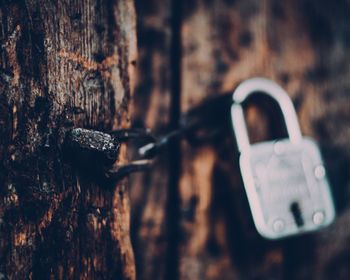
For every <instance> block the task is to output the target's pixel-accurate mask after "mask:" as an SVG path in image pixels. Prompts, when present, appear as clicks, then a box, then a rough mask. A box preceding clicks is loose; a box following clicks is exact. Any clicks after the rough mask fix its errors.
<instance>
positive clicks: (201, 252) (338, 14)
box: [132, 0, 350, 279]
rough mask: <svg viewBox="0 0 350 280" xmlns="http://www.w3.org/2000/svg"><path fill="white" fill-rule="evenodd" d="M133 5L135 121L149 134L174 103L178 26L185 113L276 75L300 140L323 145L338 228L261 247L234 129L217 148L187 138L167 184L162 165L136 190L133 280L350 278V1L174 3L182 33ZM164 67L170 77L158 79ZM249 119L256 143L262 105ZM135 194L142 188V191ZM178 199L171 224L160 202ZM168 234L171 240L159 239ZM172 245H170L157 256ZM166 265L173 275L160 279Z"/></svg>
mask: <svg viewBox="0 0 350 280" xmlns="http://www.w3.org/2000/svg"><path fill="white" fill-rule="evenodd" d="M137 2H138V3H140V4H138V5H137V13H138V23H139V28H138V36H139V48H140V53H141V54H142V55H141V56H140V64H139V77H140V79H139V84H138V91H137V94H136V99H138V100H142V101H141V102H140V103H137V105H136V108H135V111H136V112H137V115H136V116H137V120H142V119H144V120H146V121H145V122H144V124H146V126H150V127H152V128H154V127H157V126H160V125H163V124H164V123H165V122H166V121H167V117H164V116H168V115H167V114H166V113H164V111H163V109H164V110H165V109H167V110H169V112H172V110H174V108H173V107H174V106H176V98H175V100H173V99H171V98H174V95H176V94H178V93H177V92H176V90H175V91H174V89H173V87H172V84H171V82H172V81H174V80H175V81H176V78H177V74H176V73H174V72H173V70H174V63H175V62H174V61H173V60H171V59H169V58H172V57H173V58H174V52H173V51H172V50H173V49H172V48H171V47H169V45H168V42H169V38H173V39H174V34H172V32H173V31H174V28H175V33H176V30H177V28H180V35H181V36H180V42H177V41H176V40H175V41H171V42H172V43H173V44H174V42H175V43H179V45H178V47H179V48H180V49H181V58H180V64H181V71H180V75H181V79H180V83H179V84H180V86H181V91H180V96H179V98H180V100H181V111H182V112H185V111H186V110H188V109H190V108H192V107H193V106H195V105H197V104H199V103H200V102H202V101H203V100H205V99H206V98H208V97H209V96H215V95H217V94H219V93H222V92H227V91H232V90H233V89H234V88H235V87H236V86H237V84H238V83H239V82H240V81H242V80H244V79H246V78H249V77H253V76H257V75H258V76H265V77H268V78H271V79H273V80H275V81H276V82H278V83H279V84H280V85H281V86H283V87H284V88H285V89H286V90H287V91H288V93H289V94H290V96H291V98H292V100H293V102H294V104H295V106H296V109H297V112H298V117H299V120H300V124H301V128H302V131H303V134H305V135H308V136H312V137H314V138H315V139H317V140H318V141H319V143H320V145H321V148H322V152H323V155H324V157H325V160H326V164H327V168H328V172H329V176H330V180H331V185H332V189H333V193H334V197H335V201H336V203H337V209H338V218H337V220H336V222H335V223H334V224H333V225H332V226H330V227H329V228H327V229H325V230H323V231H321V232H318V233H314V234H309V235H304V236H299V237H294V238H290V239H285V240H282V241H277V242H272V241H267V240H264V239H262V238H261V237H259V235H258V234H257V233H256V231H255V229H254V227H253V225H252V220H251V216H250V212H249V208H248V205H247V201H246V197H245V194H244V188H243V185H242V183H241V181H240V175H239V170H238V165H237V154H236V151H235V147H234V141H233V138H232V135H231V136H230V132H228V133H227V135H223V138H222V141H219V142H218V143H216V146H215V147H213V146H210V145H207V146H203V147H200V148H194V147H191V146H189V145H188V144H187V143H185V142H183V143H182V146H181V156H182V159H181V174H180V175H179V176H178V177H172V179H171V182H169V178H171V177H170V174H169V172H166V171H165V170H166V168H167V167H165V163H163V164H161V165H160V166H155V167H154V169H153V171H152V172H151V173H150V174H149V175H147V176H149V177H147V178H151V179H148V180H147V179H145V181H142V183H141V182H140V181H137V182H136V183H135V184H134V185H133V186H132V188H133V192H132V194H133V195H132V203H133V205H135V207H136V208H137V212H135V213H134V215H133V221H134V223H133V227H132V231H133V236H135V238H134V242H135V244H138V246H136V247H135V248H136V256H137V257H136V258H137V263H138V268H139V270H140V271H142V273H141V274H140V275H139V276H140V279H154V278H156V279H348V278H349V277H350V271H349V266H348V260H349V256H350V251H349V248H350V247H349V246H350V245H349V242H348V240H349V236H350V230H349V223H350V220H349V219H350V215H349V210H348V201H349V182H350V178H349V169H350V165H349V164H350V153H349V147H348V142H349V139H350V134H349V133H350V132H349V123H350V110H349V104H350V98H349V92H348V91H349V86H350V72H349V71H350V70H349V69H350V68H349V66H348V65H349V62H350V61H349V60H350V55H349V50H350V48H349V46H350V45H349V38H350V35H349V30H350V20H349V17H348V14H349V11H350V3H349V1H343V0H342V1H330V0H322V1H316V0H305V1H301V0H300V1H292V0H290V1H289V0H288V1H278V0H264V1H260V0H248V1H246V0H242V1H241V0H236V1H225V0H217V1H204V0H197V1H173V4H174V5H182V10H181V11H180V12H179V11H178V12H179V13H178V14H176V15H175V16H177V17H180V23H179V26H177V27H176V26H174V25H171V26H170V27H171V29H170V30H169V24H168V23H169V22H170V23H174V22H173V21H169V14H173V13H174V9H173V6H171V5H169V4H168V3H167V2H166V1H165V2H162V3H160V1H151V2H147V4H144V1H137ZM141 2H142V4H141ZM169 9H170V10H169ZM175 35H176V34H175ZM172 47H174V45H172ZM151 57H152V58H151ZM175 57H176V54H175ZM169 69H170V70H171V71H170V70H169ZM175 69H176V65H175ZM169 71H170V73H171V76H170V77H171V79H170V80H169V79H167V78H164V75H165V73H169ZM169 88H170V89H171V91H169ZM169 94H170V95H171V96H172V97H169ZM175 97H176V96H175ZM169 99H170V100H172V102H170V103H168V102H169ZM145 108H147V109H145ZM175 109H176V108H175ZM175 115H176V114H175ZM214 117H215V116H213V118H214ZM247 121H248V126H249V130H250V135H251V139H252V141H259V140H260V139H264V138H266V137H268V136H269V135H267V132H266V128H267V126H268V123H267V121H266V117H265V115H264V114H262V113H261V111H260V109H259V108H258V107H256V106H255V107H254V106H253V107H250V108H249V110H248V111H247ZM165 158H166V156H165ZM163 161H164V159H163ZM169 161H171V159H170V160H169ZM168 164H169V163H168ZM164 168H165V169H164ZM174 180H175V181H177V186H178V188H177V191H174V190H173V187H174ZM141 188H146V189H147V191H145V190H144V193H143V194H141V191H139V190H140V189H141ZM134 190H135V192H134ZM145 193H146V194H145ZM170 194H172V195H173V196H171V195H170ZM176 194H178V195H179V203H178V204H177V205H172V206H173V207H174V209H175V211H176V213H177V215H172V216H169V217H167V216H166V213H169V208H167V206H166V205H168V206H169V203H168V202H167V201H169V200H173V199H175V200H177V197H176ZM174 195H175V197H174ZM170 205H171V204H170ZM164 227H165V229H164ZM171 230H173V231H174V232H176V233H177V235H176V238H174V236H171V235H166V234H164V233H166V232H168V231H171ZM164 238H165V239H164ZM169 244H171V245H170V246H176V249H174V248H173V247H171V248H173V249H172V250H167V249H164V248H168V247H167V246H169ZM164 246H165V247H164ZM160 252H161V253H160ZM161 256H162V257H161ZM167 260H168V262H167ZM169 260H171V261H170V262H169ZM165 267H166V268H167V269H168V270H171V271H173V273H172V274H171V275H170V276H169V277H168V278H164V268H165Z"/></svg>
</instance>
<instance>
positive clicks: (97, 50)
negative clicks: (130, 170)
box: [0, 0, 136, 279]
mask: <svg viewBox="0 0 350 280" xmlns="http://www.w3.org/2000/svg"><path fill="white" fill-rule="evenodd" d="M0 3H1V4H0V43H1V49H0V67H1V68H0V135H1V138H0V279H112V278H113V279H135V267H134V256H133V251H132V247H131V242H130V238H129V220H130V213H129V212H130V206H129V199H128V186H127V182H126V181H125V180H124V181H122V182H118V183H116V185H115V186H113V188H108V187H107V186H104V185H102V184H101V183H99V182H97V181H94V180H93V178H90V177H88V176H79V175H77V173H76V171H75V170H76V168H77V166H73V165H72V164H71V163H70V162H67V161H65V159H64V157H63V155H62V154H63V148H62V143H63V140H64V135H65V132H66V131H67V130H69V129H70V128H73V127H84V128H91V129H96V130H102V131H109V130H112V129H118V128H125V127H127V126H128V125H129V104H130V100H131V96H132V88H133V83H134V74H133V70H134V67H135V64H136V28H135V23H136V18H135V11H134V6H133V5H134V4H133V1H131V0H121V1H96V0H89V1H41V0H30V1H7V0H4V1H1V2H0ZM124 160H125V149H124V148H123V149H122V152H121V154H120V157H119V161H120V162H122V161H124ZM78 161H79V160H78ZM78 164H79V163H78Z"/></svg>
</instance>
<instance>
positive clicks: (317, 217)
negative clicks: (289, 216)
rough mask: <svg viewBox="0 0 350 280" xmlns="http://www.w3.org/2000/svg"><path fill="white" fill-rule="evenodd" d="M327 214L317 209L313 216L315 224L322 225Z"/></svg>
mask: <svg viewBox="0 0 350 280" xmlns="http://www.w3.org/2000/svg"><path fill="white" fill-rule="evenodd" d="M324 220H325V215H324V213H323V212H322V211H316V212H315V213H314V214H313V216H312V221H313V222H314V224H315V225H320V224H322V223H323V222H324Z"/></svg>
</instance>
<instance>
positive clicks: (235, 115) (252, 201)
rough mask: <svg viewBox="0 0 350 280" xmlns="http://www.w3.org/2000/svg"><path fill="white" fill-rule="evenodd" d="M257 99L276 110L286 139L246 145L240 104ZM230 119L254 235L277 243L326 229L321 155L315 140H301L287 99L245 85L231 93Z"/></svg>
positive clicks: (328, 202) (252, 82) (272, 86)
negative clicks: (258, 96)
mask: <svg viewBox="0 0 350 280" xmlns="http://www.w3.org/2000/svg"><path fill="white" fill-rule="evenodd" d="M256 93H259V94H261V93H262V94H266V95H268V96H270V97H271V98H272V99H273V100H275V101H276V102H277V104H278V105H279V106H280V108H281V111H282V114H283V117H284V122H285V125H286V128H287V132H288V135H289V138H286V139H281V140H273V141H265V142H258V143H254V144H250V143H249V137H248V131H247V127H246V124H245V117H244V112H243V107H242V103H244V102H245V101H246V99H247V97H248V96H251V95H252V94H256ZM231 118H232V125H233V130H234V134H235V137H236V142H237V146H238V150H239V152H240V158H239V165H240V169H241V175H242V179H243V183H244V187H245V190H246V193H247V197H248V201H249V205H250V209H251V212H252V216H253V220H254V224H255V226H256V229H257V231H258V232H259V233H260V234H261V235H262V236H263V237H265V238H268V239H278V238H281V237H286V236H290V235H295V234H300V233H305V232H310V231H315V230H318V229H321V228H323V227H325V226H327V225H329V224H330V223H331V222H332V221H333V220H334V218H335V208H334V203H333V198H332V194H331V191H330V186H329V182H328V179H327V174H326V170H325V167H324V163H323V160H322V157H321V153H320V150H319V148H318V146H317V144H316V142H315V141H314V140H312V139H311V138H308V137H303V136H302V134H301V132H300V127H299V123H298V119H297V115H296V112H295V109H294V106H293V103H292V101H291V99H290V98H289V96H288V94H287V93H286V92H285V91H284V90H283V89H282V88H281V87H280V86H279V85H277V84H276V83H274V82H273V81H270V80H267V79H264V78H252V79H249V80H246V81H244V82H243V83H241V84H240V85H239V86H238V87H237V89H236V90H235V91H234V93H233V104H232V107H231Z"/></svg>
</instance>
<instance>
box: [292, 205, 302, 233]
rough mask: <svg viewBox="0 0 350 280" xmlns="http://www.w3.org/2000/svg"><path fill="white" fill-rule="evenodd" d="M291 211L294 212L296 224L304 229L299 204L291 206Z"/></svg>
mask: <svg viewBox="0 0 350 280" xmlns="http://www.w3.org/2000/svg"><path fill="white" fill-rule="evenodd" d="M290 211H291V212H292V215H293V218H294V221H295V223H296V224H297V226H298V227H302V226H303V225H304V219H303V216H302V214H301V210H300V206H299V203H298V202H293V203H292V204H291V205H290Z"/></svg>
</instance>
